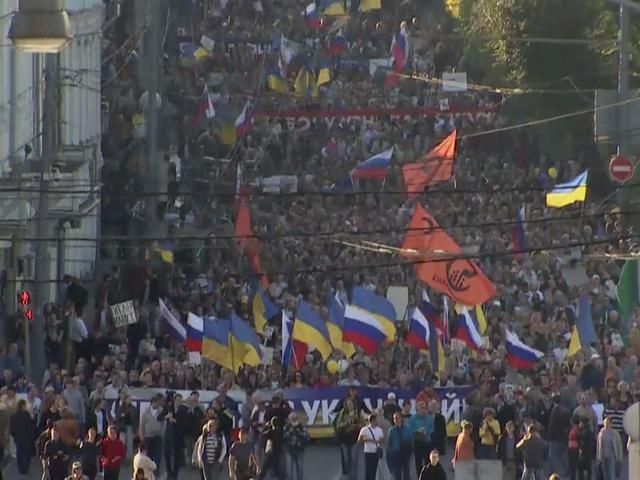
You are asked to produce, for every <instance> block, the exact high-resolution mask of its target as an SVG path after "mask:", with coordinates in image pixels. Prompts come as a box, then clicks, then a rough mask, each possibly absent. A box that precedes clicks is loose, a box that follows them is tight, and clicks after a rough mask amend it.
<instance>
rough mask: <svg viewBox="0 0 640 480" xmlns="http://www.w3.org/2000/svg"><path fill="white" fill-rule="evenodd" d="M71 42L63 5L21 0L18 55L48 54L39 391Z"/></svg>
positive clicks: (39, 254)
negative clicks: (61, 56)
mask: <svg viewBox="0 0 640 480" xmlns="http://www.w3.org/2000/svg"><path fill="white" fill-rule="evenodd" d="M71 38H72V34H71V23H70V21H69V15H68V14H67V12H66V11H65V10H64V0H20V3H19V9H18V11H17V12H16V14H15V15H14V16H13V18H12V20H11V27H10V29H9V39H11V41H12V42H13V45H14V46H15V47H16V48H17V49H19V50H23V51H25V52H28V53H43V54H46V57H45V76H44V109H43V115H42V117H43V118H42V137H43V142H42V143H43V149H42V158H41V162H40V163H41V170H40V187H39V189H40V195H39V196H38V210H37V222H36V268H35V288H34V289H33V290H34V293H35V295H34V296H35V307H36V313H35V315H34V316H33V322H32V323H33V329H32V332H33V335H31V338H30V341H27V342H25V343H26V346H25V357H26V359H27V362H26V363H27V364H30V366H31V371H30V372H29V375H30V377H31V379H32V381H34V382H36V385H39V384H40V380H41V377H42V374H43V373H44V371H45V358H44V318H43V309H44V305H45V304H46V303H47V302H48V301H49V299H50V298H49V295H50V288H49V286H50V282H51V279H50V278H49V277H50V270H51V268H50V267H51V265H50V263H51V262H50V259H49V255H48V248H47V247H48V245H47V242H46V241H45V239H46V238H49V237H51V236H52V235H53V228H52V221H51V220H50V218H49V217H50V215H49V200H50V199H49V189H50V185H49V180H50V176H51V164H52V161H53V159H54V157H55V155H56V152H57V148H58V145H57V140H58V134H57V132H58V127H59V120H58V113H59V112H58V106H57V105H58V101H57V100H58V84H57V78H58V69H59V66H58V53H60V52H61V51H62V50H63V49H64V48H65V47H66V46H67V45H68V44H69V42H70V41H71ZM27 328H28V327H27ZM30 344H31V345H33V348H31V345H30Z"/></svg>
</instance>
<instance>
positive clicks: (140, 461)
mask: <svg viewBox="0 0 640 480" xmlns="http://www.w3.org/2000/svg"><path fill="white" fill-rule="evenodd" d="M157 468H158V466H157V465H156V462H154V461H153V460H151V458H150V457H149V456H148V455H147V447H146V446H145V444H144V442H143V443H140V446H139V447H138V453H136V454H135V456H134V457H133V472H134V474H135V472H137V471H138V469H142V470H143V471H144V478H145V480H155V478H156V477H155V471H156V469H157Z"/></svg>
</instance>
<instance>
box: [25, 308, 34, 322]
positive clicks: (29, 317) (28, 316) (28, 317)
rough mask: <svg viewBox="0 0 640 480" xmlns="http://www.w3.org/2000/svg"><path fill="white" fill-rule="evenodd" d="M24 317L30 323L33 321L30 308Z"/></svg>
mask: <svg viewBox="0 0 640 480" xmlns="http://www.w3.org/2000/svg"><path fill="white" fill-rule="evenodd" d="M24 316H25V318H26V319H27V320H29V321H31V320H33V310H31V309H30V308H28V309H27V311H26V312H24Z"/></svg>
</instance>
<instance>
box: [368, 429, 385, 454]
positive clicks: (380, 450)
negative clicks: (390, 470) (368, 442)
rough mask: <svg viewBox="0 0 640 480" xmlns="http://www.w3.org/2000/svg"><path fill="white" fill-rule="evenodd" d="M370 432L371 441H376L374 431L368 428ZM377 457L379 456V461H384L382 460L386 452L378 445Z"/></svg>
mask: <svg viewBox="0 0 640 480" xmlns="http://www.w3.org/2000/svg"><path fill="white" fill-rule="evenodd" d="M368 428H369V431H370V432H371V439H372V440H373V441H376V436H375V435H374V434H373V430H371V427H368ZM376 455H377V456H378V460H382V458H383V457H384V450H383V449H382V447H379V446H378V445H377V444H376Z"/></svg>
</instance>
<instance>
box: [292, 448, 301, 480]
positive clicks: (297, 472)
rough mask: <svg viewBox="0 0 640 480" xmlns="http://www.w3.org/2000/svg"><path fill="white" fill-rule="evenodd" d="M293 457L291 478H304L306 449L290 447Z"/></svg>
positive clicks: (294, 479) (296, 479) (299, 479)
mask: <svg viewBox="0 0 640 480" xmlns="http://www.w3.org/2000/svg"><path fill="white" fill-rule="evenodd" d="M289 458H290V459H291V476H290V477H289V478H291V480H302V478H303V476H304V475H303V473H304V451H303V450H300V449H290V450H289Z"/></svg>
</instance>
